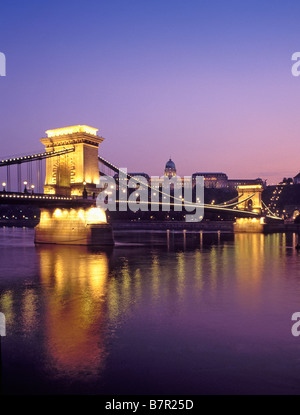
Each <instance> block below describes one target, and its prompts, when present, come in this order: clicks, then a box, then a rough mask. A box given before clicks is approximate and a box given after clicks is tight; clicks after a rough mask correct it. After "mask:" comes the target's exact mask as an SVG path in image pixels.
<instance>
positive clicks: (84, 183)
mask: <svg viewBox="0 0 300 415" xmlns="http://www.w3.org/2000/svg"><path fill="white" fill-rule="evenodd" d="M83 186H84V188H83V192H82V197H83V199H87V196H88V195H87V191H86V182H83Z"/></svg>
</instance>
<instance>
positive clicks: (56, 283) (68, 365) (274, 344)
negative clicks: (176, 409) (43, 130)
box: [0, 228, 300, 395]
mask: <svg viewBox="0 0 300 415" xmlns="http://www.w3.org/2000/svg"><path fill="white" fill-rule="evenodd" d="M116 240H117V244H116V246H115V247H114V248H113V249H111V250H108V251H103V250H95V249H89V248H86V247H74V246H73V247H72V246H69V247H68V246H40V247H35V246H34V244H33V230H30V229H25V228H23V229H19V228H1V229H0V312H2V313H4V314H5V316H6V324H7V336H6V337H4V338H2V362H3V365H2V373H1V383H2V392H3V393H7V394H14V393H24V394H40V393H43V394H45V393H46V394H48V393H49V394H52V393H56V394H57V393H58V394H59V393H77V394H78V393H85V394H86V393H91V394H116V395H117V394H216V393H217V394H229V393H230V394H232V393H233V394H242V393H255V394H259V393H272V394H273V393H274V394H280V393H299V392H300V337H293V336H292V333H291V327H292V324H293V322H292V321H291V316H292V314H293V313H294V312H297V311H300V254H298V253H297V251H296V250H295V249H294V246H295V244H296V243H297V238H296V235H294V234H272V235H262V234H235V235H232V234H218V233H199V232H195V233H186V232H147V233H143V232H135V233H128V232H124V233H122V232H119V233H118V234H116Z"/></svg>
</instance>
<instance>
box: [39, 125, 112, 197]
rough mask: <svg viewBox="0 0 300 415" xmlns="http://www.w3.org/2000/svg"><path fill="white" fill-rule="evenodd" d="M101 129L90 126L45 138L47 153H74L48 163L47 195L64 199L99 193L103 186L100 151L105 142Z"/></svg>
mask: <svg viewBox="0 0 300 415" xmlns="http://www.w3.org/2000/svg"><path fill="white" fill-rule="evenodd" d="M97 131H98V129H97V128H93V127H89V126H87V125H75V126H71V127H64V128H57V129H54V130H47V131H46V134H47V138H42V139H41V142H42V143H43V144H44V146H45V148H46V151H61V150H65V149H72V148H73V149H74V151H73V152H70V153H68V154H65V155H62V156H57V157H52V158H47V159H46V178H45V186H44V192H45V193H48V194H55V195H63V196H82V193H83V191H84V188H85V189H86V190H87V193H88V195H91V194H93V193H97V184H99V164H98V148H99V145H100V144H101V143H102V141H103V140H104V138H103V137H99V136H98V135H97Z"/></svg>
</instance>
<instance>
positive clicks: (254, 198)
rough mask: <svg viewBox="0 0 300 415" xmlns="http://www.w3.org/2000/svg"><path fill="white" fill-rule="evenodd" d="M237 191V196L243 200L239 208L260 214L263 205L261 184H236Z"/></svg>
mask: <svg viewBox="0 0 300 415" xmlns="http://www.w3.org/2000/svg"><path fill="white" fill-rule="evenodd" d="M237 191H238V197H239V198H240V199H241V200H243V202H242V203H240V204H239V207H238V208H239V209H240V210H244V211H248V212H253V213H256V214H258V215H262V212H263V206H262V198H261V195H262V192H263V187H262V186H261V185H243V186H238V188H237Z"/></svg>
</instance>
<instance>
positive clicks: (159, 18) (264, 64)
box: [0, 0, 300, 184]
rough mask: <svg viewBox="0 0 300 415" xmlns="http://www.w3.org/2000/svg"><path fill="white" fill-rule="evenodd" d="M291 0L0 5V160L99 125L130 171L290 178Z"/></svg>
mask: <svg viewBox="0 0 300 415" xmlns="http://www.w3.org/2000/svg"><path fill="white" fill-rule="evenodd" d="M299 13H300V4H299V2H298V1H284V2H283V1H276V0H274V1H272V2H270V1H269V0H265V1H264V0H261V1H255V0H251V1H247V0H245V1H243V2H241V1H240V0H239V1H226V0H219V1H214V0H204V1H203V0H195V1H194V0H187V1H183V0H180V1H179V0H151V1H150V0H142V1H141V0H107V1H103V0H97V1H96V0H95V1H90V0H85V1H76V0H75V1H63V0H61V1H56V0H53V1H51V2H50V1H47V2H46V1H44V2H41V1H26V2H24V1H23V0H22V1H21V0H17V1H14V0H3V1H2V2H1V15H0V39H1V41H0V51H1V52H4V53H5V54H6V59H7V77H1V78H0V98H1V123H0V137H1V150H0V155H1V156H4V155H12V154H21V153H27V152H29V153H30V152H32V151H35V150H40V149H41V145H40V143H39V138H41V137H43V136H45V130H47V129H52V128H58V127H64V126H68V125H74V124H87V125H91V126H93V127H96V128H99V133H100V134H101V135H102V136H103V137H105V138H106V140H105V141H104V143H103V144H102V145H101V149H100V153H101V154H102V155H103V157H105V158H107V159H108V160H111V161H112V162H114V163H115V164H116V165H119V166H120V167H127V168H128V170H129V171H131V172H132V171H138V172H140V171H145V172H147V173H148V174H152V175H160V174H162V173H163V169H164V165H165V162H166V161H167V160H168V158H169V156H170V155H171V157H172V159H173V160H174V161H175V163H176V167H177V171H178V174H179V175H182V176H183V175H190V174H192V173H193V172H196V171H222V172H225V173H227V174H228V176H229V177H230V178H256V177H258V176H260V177H262V178H267V179H268V183H269V184H271V183H274V182H276V181H278V180H281V179H282V177H283V176H295V175H296V174H297V173H298V172H299V171H300V156H299V150H300V116H299V115H300V99H299V98H300V77H299V78H295V77H293V76H292V74H291V66H292V62H291V55H292V53H293V52H295V51H300V25H299Z"/></svg>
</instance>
